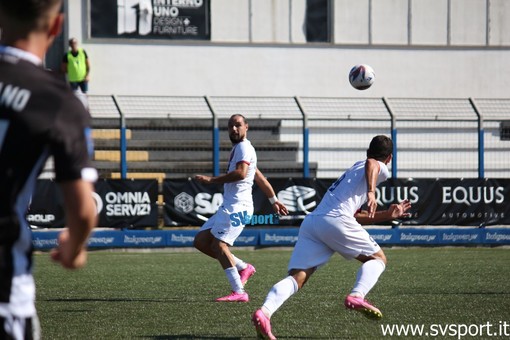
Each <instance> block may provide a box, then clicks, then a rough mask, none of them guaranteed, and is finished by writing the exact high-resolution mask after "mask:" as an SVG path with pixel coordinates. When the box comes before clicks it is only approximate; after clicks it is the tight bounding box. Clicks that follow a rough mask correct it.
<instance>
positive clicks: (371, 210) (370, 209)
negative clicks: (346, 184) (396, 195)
mask: <svg viewBox="0 0 510 340" xmlns="http://www.w3.org/2000/svg"><path fill="white" fill-rule="evenodd" d="M376 210H377V200H376V199H375V192H373V191H369V192H368V193H367V213H368V217H369V218H374V216H375V211H376Z"/></svg>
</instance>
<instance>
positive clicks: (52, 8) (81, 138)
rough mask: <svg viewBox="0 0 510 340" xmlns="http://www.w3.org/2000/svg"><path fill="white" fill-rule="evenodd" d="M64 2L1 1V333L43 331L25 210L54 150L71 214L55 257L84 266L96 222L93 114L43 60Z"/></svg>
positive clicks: (33, 335)
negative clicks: (39, 316) (91, 132)
mask: <svg viewBox="0 0 510 340" xmlns="http://www.w3.org/2000/svg"><path fill="white" fill-rule="evenodd" d="M61 6H62V0H16V1H12V0H0V27H1V36H0V339H38V338H39V337H40V335H39V333H40V332H39V327H38V322H37V313H36V310H35V303H34V299H35V284H34V279H33V276H32V238H31V232H30V228H29V224H28V222H27V221H26V219H25V214H26V212H27V209H28V205H29V202H30V197H31V194H32V192H33V190H34V187H35V184H36V180H37V177H38V175H39V173H40V172H41V170H42V168H43V166H44V164H45V162H46V160H47V159H48V157H49V156H53V158H54V164H55V177H56V181H57V182H59V184H60V187H61V189H62V194H63V197H64V201H65V214H66V219H67V228H66V229H64V230H63V231H62V232H61V233H60V235H59V243H58V246H57V247H56V248H55V249H53V250H52V252H51V257H52V259H53V260H54V261H56V262H59V263H60V264H61V265H62V266H63V267H65V268H69V269H74V268H79V267H82V266H83V265H85V263H86V244H87V240H88V237H89V235H90V233H91V231H92V229H93V227H94V226H95V224H96V218H97V217H96V207H95V204H94V200H93V197H92V191H93V182H94V181H95V180H96V178H97V171H96V170H95V169H93V168H92V167H91V165H90V153H91V152H92V151H93V148H92V143H91V139H90V128H89V124H90V115H89V114H88V112H87V111H86V110H85V108H84V106H83V104H82V103H81V102H80V101H79V100H78V99H77V98H76V97H75V96H74V95H73V94H72V92H71V90H70V89H68V87H67V85H66V84H65V82H64V81H63V80H61V79H58V78H57V77H55V76H53V75H52V74H51V73H50V72H48V71H45V70H44V68H43V67H42V59H43V58H44V55H45V53H46V51H47V49H48V48H49V46H50V45H51V43H52V42H53V40H54V38H55V36H56V35H58V34H59V33H60V30H61V27H62V22H63V15H62V14H61V13H60V8H61Z"/></svg>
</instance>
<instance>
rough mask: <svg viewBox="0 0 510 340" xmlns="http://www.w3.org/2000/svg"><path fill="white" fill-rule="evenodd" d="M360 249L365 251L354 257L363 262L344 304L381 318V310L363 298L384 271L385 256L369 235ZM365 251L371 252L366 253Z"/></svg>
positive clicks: (366, 314)
mask: <svg viewBox="0 0 510 340" xmlns="http://www.w3.org/2000/svg"><path fill="white" fill-rule="evenodd" d="M367 235H368V233H367ZM359 247H361V246H359ZM360 249H363V250H362V251H363V252H365V253H364V254H360V255H358V256H356V259H357V260H358V261H360V262H362V263H363V264H362V265H361V267H360V268H359V270H358V273H357V275H356V281H355V283H354V287H353V289H352V291H351V293H350V294H349V295H348V296H347V297H346V298H345V302H344V304H345V306H346V307H347V308H349V309H354V310H356V311H359V312H361V313H363V314H364V315H365V316H366V317H368V318H371V319H380V318H382V313H381V311H380V310H379V309H378V308H377V307H375V306H374V305H372V304H371V303H370V302H368V301H367V300H365V296H366V295H367V294H368V293H369V292H370V290H372V288H373V287H374V286H375V284H376V283H377V281H378V280H379V277H380V276H381V274H382V273H383V272H384V270H385V268H386V261H387V260H386V256H385V255H384V252H383V251H382V249H381V248H380V247H379V245H377V243H376V242H375V241H374V240H373V239H372V238H371V237H370V236H368V238H367V242H366V243H365V247H364V248H360ZM366 253H369V254H370V253H371V254H370V255H366Z"/></svg>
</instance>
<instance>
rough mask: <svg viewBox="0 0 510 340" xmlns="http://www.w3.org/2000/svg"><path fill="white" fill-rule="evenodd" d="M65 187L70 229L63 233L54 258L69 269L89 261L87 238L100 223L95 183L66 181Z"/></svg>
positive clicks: (54, 252) (52, 253) (68, 226)
mask: <svg viewBox="0 0 510 340" xmlns="http://www.w3.org/2000/svg"><path fill="white" fill-rule="evenodd" d="M61 189H62V194H63V196H64V202H65V210H66V219H67V228H66V229H64V230H63V231H62V232H61V233H60V235H59V238H58V241H59V242H58V246H57V247H56V248H55V249H53V250H52V252H51V257H52V259H53V260H54V261H57V262H60V264H61V265H62V266H63V267H65V268H68V269H76V268H81V267H83V266H84V265H85V264H86V262H87V252H86V249H87V241H88V238H89V236H90V233H91V232H92V229H93V228H94V227H95V226H96V223H97V214H96V205H95V202H94V199H93V197H92V191H93V186H92V184H91V183H90V182H87V181H83V180H76V181H69V182H64V183H62V184H61Z"/></svg>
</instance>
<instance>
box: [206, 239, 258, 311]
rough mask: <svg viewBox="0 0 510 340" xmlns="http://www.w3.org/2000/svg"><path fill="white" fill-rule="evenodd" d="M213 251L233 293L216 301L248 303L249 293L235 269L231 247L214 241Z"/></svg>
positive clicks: (216, 240) (219, 241)
mask: <svg viewBox="0 0 510 340" xmlns="http://www.w3.org/2000/svg"><path fill="white" fill-rule="evenodd" d="M211 249H212V251H213V252H214V254H215V256H216V259H218V261H219V262H220V265H221V267H222V268H223V270H224V271H225V275H226V276H227V279H228V282H229V283H230V287H231V288H232V293H231V294H229V295H227V296H224V297H221V298H218V299H216V301H218V302H248V301H249V297H248V293H246V292H245V291H244V285H243V283H242V282H241V276H240V275H239V272H238V271H237V268H236V267H235V265H234V263H235V261H234V258H233V257H232V253H231V252H230V249H229V245H228V244H227V243H225V242H224V241H222V240H218V239H216V238H215V239H214V240H213V242H212V247H211Z"/></svg>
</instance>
